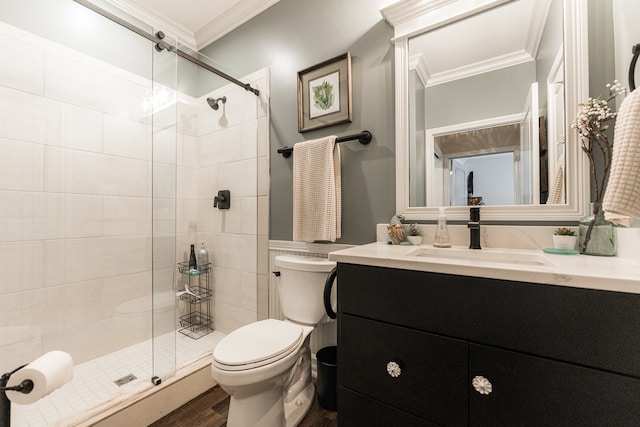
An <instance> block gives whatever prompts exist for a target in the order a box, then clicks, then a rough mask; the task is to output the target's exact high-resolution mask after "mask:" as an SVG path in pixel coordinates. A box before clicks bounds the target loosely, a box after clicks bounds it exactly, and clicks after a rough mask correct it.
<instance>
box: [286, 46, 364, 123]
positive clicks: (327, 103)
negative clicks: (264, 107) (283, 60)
mask: <svg viewBox="0 0 640 427" xmlns="http://www.w3.org/2000/svg"><path fill="white" fill-rule="evenodd" d="M352 120H353V116H352V88H351V53H350V52H346V53H344V54H342V55H340V56H336V57H335V58H331V59H329V60H326V61H324V62H322V63H320V64H317V65H314V66H313V67H309V68H306V69H304V70H302V71H298V132H307V131H310V130H313V129H320V128H323V127H327V126H333V125H336V124H338V123H345V122H351V121H352Z"/></svg>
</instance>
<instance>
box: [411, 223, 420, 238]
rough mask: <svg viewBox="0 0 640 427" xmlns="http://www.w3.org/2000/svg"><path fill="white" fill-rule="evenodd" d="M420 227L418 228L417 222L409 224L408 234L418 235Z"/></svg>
mask: <svg viewBox="0 0 640 427" xmlns="http://www.w3.org/2000/svg"><path fill="white" fill-rule="evenodd" d="M419 235H420V229H419V228H418V224H415V223H413V224H409V236H419Z"/></svg>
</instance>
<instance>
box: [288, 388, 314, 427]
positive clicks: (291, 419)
mask: <svg viewBox="0 0 640 427" xmlns="http://www.w3.org/2000/svg"><path fill="white" fill-rule="evenodd" d="M315 394H316V393H315V387H314V386H313V384H309V385H308V386H307V388H305V389H304V390H303V391H302V392H301V393H300V394H299V395H298V397H297V398H296V399H294V400H292V401H291V402H288V403H285V404H284V413H285V418H286V420H287V422H286V424H285V426H286V427H295V426H297V425H298V424H300V421H302V419H303V418H304V417H305V415H307V412H309V409H311V405H313V399H315Z"/></svg>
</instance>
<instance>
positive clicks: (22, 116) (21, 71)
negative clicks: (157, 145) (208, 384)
mask: <svg viewBox="0 0 640 427" xmlns="http://www.w3.org/2000/svg"><path fill="white" fill-rule="evenodd" d="M0 47H1V49H2V51H3V52H4V55H3V58H4V59H3V60H2V66H1V67H0V277H2V281H1V282H0V305H1V307H2V310H1V311H0V325H1V330H2V333H0V362H1V363H2V366H0V370H2V372H6V371H7V370H9V369H13V368H15V367H17V366H19V365H20V364H23V363H25V361H29V360H33V359H34V358H36V357H38V356H39V355H41V354H42V353H43V352H47V351H50V350H53V349H60V350H64V351H67V352H69V353H71V354H72V355H73V357H74V361H75V362H76V363H80V362H83V361H86V360H89V359H92V358H94V357H96V356H99V355H102V354H104V353H107V352H110V351H113V350H115V349H118V348H121V347H123V346H126V345H129V344H133V343H135V342H138V341H140V340H141V339H148V338H149V337H150V326H151V324H150V322H149V318H148V316H145V315H144V314H142V312H141V311H140V309H139V307H144V304H142V305H140V304H138V303H137V302H138V301H143V300H144V299H145V298H146V300H147V301H148V296H149V293H150V291H151V256H150V254H151V221H150V217H151V199H150V187H151V183H150V176H151V173H150V167H151V166H150V160H151V159H150V156H151V131H150V127H149V124H148V122H147V120H146V114H145V112H144V110H143V108H142V105H141V102H140V101H141V100H142V99H144V96H145V91H147V90H148V89H149V88H150V85H151V82H150V81H148V80H145V79H143V78H141V77H139V76H135V75H133V74H131V73H127V72H124V71H121V70H118V69H115V68H114V67H111V66H109V65H107V64H104V63H101V62H99V61H95V60H93V59H91V58H88V57H86V56H84V55H79V54H77V53H75V52H73V51H70V50H68V49H66V48H63V47H61V46H59V45H55V44H53V43H50V42H48V41H46V40H43V39H42V38H39V37H36V36H34V35H32V34H29V33H26V32H24V31H21V30H18V29H16V28H13V27H10V26H8V25H5V24H0ZM147 307H150V305H147Z"/></svg>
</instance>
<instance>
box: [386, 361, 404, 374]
mask: <svg viewBox="0 0 640 427" xmlns="http://www.w3.org/2000/svg"><path fill="white" fill-rule="evenodd" d="M387 373H388V374H389V375H390V376H392V377H393V378H398V377H399V376H400V374H401V373H402V369H400V365H399V364H398V363H397V362H394V361H391V362H389V363H387Z"/></svg>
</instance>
